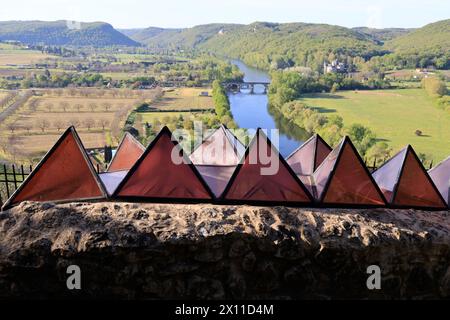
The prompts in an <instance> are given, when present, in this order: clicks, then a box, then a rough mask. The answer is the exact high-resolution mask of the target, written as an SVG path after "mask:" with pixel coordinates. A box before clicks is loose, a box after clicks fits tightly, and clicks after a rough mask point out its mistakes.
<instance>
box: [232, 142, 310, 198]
mask: <svg viewBox="0 0 450 320" xmlns="http://www.w3.org/2000/svg"><path fill="white" fill-rule="evenodd" d="M256 139H257V140H256V141H254V143H252V145H251V148H250V150H249V153H248V155H247V157H246V159H245V161H244V163H243V164H242V167H241V169H240V171H239V172H238V174H237V176H236V178H235V180H234V182H233V184H232V185H231V187H230V189H229V190H228V193H227V194H226V195H225V198H226V199H230V200H250V201H286V202H310V199H309V198H308V195H307V194H306V193H305V191H304V190H303V189H302V187H301V186H300V184H299V182H298V181H297V180H296V179H295V178H294V177H293V176H292V174H291V172H290V171H289V170H288V168H287V166H286V164H285V163H283V162H281V161H280V155H279V153H278V152H277V151H276V150H275V148H271V147H270V146H269V145H268V143H267V137H265V136H264V135H262V134H258V135H257V137H256ZM261 155H264V157H265V158H266V157H267V159H270V163H271V164H272V166H273V165H274V163H276V166H278V170H276V172H274V174H270V175H266V174H262V172H263V171H261V170H262V169H263V168H266V169H267V168H268V167H270V166H271V165H270V164H265V162H266V161H262V160H261V157H260V156H261Z"/></svg>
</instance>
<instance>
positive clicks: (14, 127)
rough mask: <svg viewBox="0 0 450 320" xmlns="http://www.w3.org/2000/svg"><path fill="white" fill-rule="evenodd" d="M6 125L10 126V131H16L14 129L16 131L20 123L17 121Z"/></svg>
mask: <svg viewBox="0 0 450 320" xmlns="http://www.w3.org/2000/svg"><path fill="white" fill-rule="evenodd" d="M6 127H7V128H8V130H9V131H11V133H14V131H16V129H17V127H18V125H17V123H16V122H10V123H8V124H7V125H6Z"/></svg>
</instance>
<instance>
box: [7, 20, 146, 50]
mask: <svg viewBox="0 0 450 320" xmlns="http://www.w3.org/2000/svg"><path fill="white" fill-rule="evenodd" d="M80 27H81V28H80V29H78V28H77V26H76V25H74V26H73V27H71V28H69V27H68V25H67V22H66V21H52V22H46V21H4V22H0V41H8V40H12V41H20V42H22V43H25V44H32V45H37V44H43V45H52V46H59V45H72V46H95V47H105V46H114V45H122V46H138V45H140V44H139V43H138V42H136V41H134V40H132V39H130V38H128V37H127V36H125V35H124V34H122V33H120V32H119V31H117V30H115V29H114V28H113V27H112V26H111V25H110V24H108V23H104V22H93V23H81V24H80Z"/></svg>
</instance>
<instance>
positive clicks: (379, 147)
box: [366, 142, 392, 166]
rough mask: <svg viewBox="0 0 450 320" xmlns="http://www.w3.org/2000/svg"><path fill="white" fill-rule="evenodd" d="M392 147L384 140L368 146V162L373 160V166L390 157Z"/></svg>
mask: <svg viewBox="0 0 450 320" xmlns="http://www.w3.org/2000/svg"><path fill="white" fill-rule="evenodd" d="M391 153H392V148H390V147H389V145H388V144H387V143H386V142H378V143H376V144H375V145H373V146H372V147H370V148H369V149H368V150H367V152H366V159H367V161H368V164H372V163H373V162H375V166H380V165H381V164H383V163H384V162H385V161H386V160H387V159H389V158H390V156H391Z"/></svg>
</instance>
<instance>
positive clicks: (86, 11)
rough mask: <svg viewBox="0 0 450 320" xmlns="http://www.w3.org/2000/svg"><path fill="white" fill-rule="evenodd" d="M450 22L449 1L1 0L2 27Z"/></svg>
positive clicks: (377, 25)
mask: <svg viewBox="0 0 450 320" xmlns="http://www.w3.org/2000/svg"><path fill="white" fill-rule="evenodd" d="M448 18H450V1H449V0H359V1H357V0H341V1H331V0H307V1H304V0H221V1H217V0H164V1H163V0H158V1H154V0H39V1H36V0H2V4H1V6H0V21H4V20H45V21H51V20H73V21H82V22H92V21H104V22H108V23H111V24H112V25H113V26H114V27H116V28H143V27H149V26H157V27H165V28H167V27H176V28H180V27H192V26H195V25H199V24H206V23H213V22H220V23H243V24H248V23H252V22H255V21H269V22H311V23H328V24H336V25H341V26H345V27H357V26H367V27H372V28H387V27H403V28H405V27H408V28H412V27H421V26H424V25H425V24H428V23H430V22H435V21H438V20H443V19H448Z"/></svg>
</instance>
